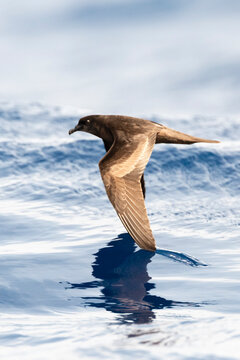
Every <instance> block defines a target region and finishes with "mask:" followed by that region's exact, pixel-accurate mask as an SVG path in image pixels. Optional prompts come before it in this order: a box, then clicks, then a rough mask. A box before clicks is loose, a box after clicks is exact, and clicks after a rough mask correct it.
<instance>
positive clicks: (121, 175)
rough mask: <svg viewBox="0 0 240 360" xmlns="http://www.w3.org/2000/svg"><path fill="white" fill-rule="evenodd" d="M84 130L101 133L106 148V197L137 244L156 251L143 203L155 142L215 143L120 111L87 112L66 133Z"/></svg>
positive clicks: (103, 161)
mask: <svg viewBox="0 0 240 360" xmlns="http://www.w3.org/2000/svg"><path fill="white" fill-rule="evenodd" d="M75 131H85V132H88V133H91V134H93V135H96V136H98V137H100V138H101V139H102V140H103V142H104V146H105V149H106V154H105V156H104V157H103V158H102V159H101V160H100V162H99V168H100V172H101V176H102V179H103V183H104V185H105V189H106V192H107V195H108V197H109V200H110V201H111V203H112V205H113V207H114V208H115V210H116V212H117V214H118V216H119V218H120V220H121V221H122V223H123V225H124V226H125V228H126V230H127V231H128V232H129V234H130V235H131V236H132V238H133V239H134V240H135V241H136V243H137V244H138V246H139V247H141V248H142V249H145V250H150V251H155V250H156V243H155V239H154V237H153V234H152V230H151V227H150V223H149V219H148V216H147V211H146V207H145V202H144V197H145V183H144V174H143V173H144V169H145V167H146V165H147V163H148V160H149V158H150V156H151V153H152V151H153V147H154V145H155V144H156V143H171V144H194V143H197V142H207V143H218V142H219V141H215V140H205V139H200V138H197V137H194V136H190V135H186V134H183V133H180V132H178V131H175V130H172V129H169V128H167V127H166V126H164V125H161V124H158V123H155V122H153V121H148V120H143V119H138V118H134V117H130V116H120V115H90V116H85V117H83V118H82V119H80V120H79V122H78V124H77V126H76V127H75V128H74V129H71V130H69V135H71V134H72V133H73V132H75Z"/></svg>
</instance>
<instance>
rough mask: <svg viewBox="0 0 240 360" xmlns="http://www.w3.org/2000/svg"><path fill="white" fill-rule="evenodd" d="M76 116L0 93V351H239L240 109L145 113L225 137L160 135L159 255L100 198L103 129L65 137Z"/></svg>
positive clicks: (153, 217) (198, 354) (154, 190)
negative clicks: (169, 139) (169, 141)
mask: <svg viewBox="0 0 240 360" xmlns="http://www.w3.org/2000/svg"><path fill="white" fill-rule="evenodd" d="M79 116H81V111H78V112H76V111H71V109H64V108H48V107H44V106H41V105H39V104H32V105H29V106H15V105H11V104H7V103H5V104H1V111H0V136H1V142H0V186H1V192H0V224H1V234H0V236H1V242H0V256H1V262H0V272H1V277H0V310H1V329H0V345H1V348H0V356H1V358H2V359H3V358H8V359H14V360H15V359H24V360H25V359H31V360H32V359H34V360H35V359H39V360H40V359H41V360H42V359H46V358H50V356H51V358H52V359H60V360H61V359H64V360H65V359H79V358H84V359H87V358H89V359H93V358H104V359H122V358H124V359H132V358H139V359H146V358H147V359H239V352H240V243H239V241H240V239H239V226H240V218H239V213H240V211H239V201H240V195H239V194H240V191H239V190H240V181H239V180H240V176H239V170H240V164H239V150H240V141H239V137H240V131H239V120H238V119H221V118H218V119H216V118H206V117H200V116H199V117H196V118H193V119H178V120H177V119H162V118H157V117H155V118H152V119H153V120H156V121H159V122H161V123H164V124H166V125H168V126H169V127H172V128H175V129H177V130H180V131H183V132H186V133H190V134H192V135H195V136H199V137H206V138H210V139H219V140H221V141H222V142H221V144H198V145H193V146H180V145H179V146H177V145H157V146H156V147H155V150H154V152H153V154H152V157H151V159H150V162H149V164H148V166H147V169H146V175H145V179H146V185H147V198H146V205H147V208H148V213H149V218H150V221H151V224H152V229H153V232H154V234H155V238H156V241H157V245H158V248H159V250H158V251H157V253H156V254H154V253H151V252H148V251H144V250H141V249H139V248H138V247H137V246H136V245H135V244H134V242H133V241H132V239H131V237H130V236H129V235H128V234H126V232H125V230H124V228H123V226H122V225H121V223H120V221H119V220H118V218H117V216H116V214H115V212H114V210H113V209H112V207H111V205H110V203H109V201H108V199H107V196H106V194H105V191H104V187H103V184H102V181H101V178H100V174H99V171H98V161H99V159H100V158H101V157H102V156H103V154H104V148H103V144H102V142H101V141H100V140H99V139H97V138H94V137H93V136H91V135H88V134H83V133H76V134H74V135H72V136H71V137H69V136H68V133H67V132H68V129H69V128H71V127H73V125H75V124H76V121H77V119H78V117H79ZM149 118H151V116H149Z"/></svg>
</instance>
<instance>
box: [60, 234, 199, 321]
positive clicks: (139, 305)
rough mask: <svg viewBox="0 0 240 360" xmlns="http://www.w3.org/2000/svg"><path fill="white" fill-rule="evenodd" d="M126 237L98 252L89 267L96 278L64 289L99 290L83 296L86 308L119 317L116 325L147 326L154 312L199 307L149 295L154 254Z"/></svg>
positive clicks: (72, 284) (129, 237)
mask: <svg viewBox="0 0 240 360" xmlns="http://www.w3.org/2000/svg"><path fill="white" fill-rule="evenodd" d="M135 248H136V245H135V243H134V241H133V240H132V238H131V236H130V235H129V234H120V235H118V237H117V239H116V240H113V241H111V242H110V243H108V245H107V246H106V247H104V248H102V249H100V250H99V251H98V252H97V253H96V254H94V255H95V256H96V258H95V261H94V263H93V264H92V268H93V272H92V275H93V276H94V277H95V278H96V279H97V280H95V281H91V282H86V283H80V284H77V283H70V282H68V286H67V288H66V289H69V288H70V289H82V290H87V289H90V288H98V287H99V288H101V295H100V296H96V297H87V296H84V297H82V299H84V300H85V302H86V305H87V306H91V307H95V308H104V309H106V310H107V311H111V312H113V313H117V314H120V316H119V318H118V320H119V321H120V323H138V324H144V323H149V322H151V321H152V320H153V319H154V318H155V314H154V310H156V309H163V308H171V307H173V306H199V305H198V304H196V303H190V302H180V301H174V300H167V299H164V298H162V297H160V296H156V295H151V294H149V292H150V290H151V289H154V288H155V284H154V283H151V282H149V280H150V279H151V277H150V276H149V275H148V272H147V265H148V264H149V263H150V262H151V259H152V257H153V256H154V255H155V253H153V252H150V251H146V250H138V251H136V252H135Z"/></svg>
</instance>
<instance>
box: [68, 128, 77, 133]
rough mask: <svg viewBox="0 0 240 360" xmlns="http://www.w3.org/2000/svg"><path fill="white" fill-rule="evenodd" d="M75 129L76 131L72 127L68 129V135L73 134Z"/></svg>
mask: <svg viewBox="0 0 240 360" xmlns="http://www.w3.org/2000/svg"><path fill="white" fill-rule="evenodd" d="M75 131H77V130H76V128H73V129H70V130H69V132H68V133H69V135H71V134H73V133H74V132H75Z"/></svg>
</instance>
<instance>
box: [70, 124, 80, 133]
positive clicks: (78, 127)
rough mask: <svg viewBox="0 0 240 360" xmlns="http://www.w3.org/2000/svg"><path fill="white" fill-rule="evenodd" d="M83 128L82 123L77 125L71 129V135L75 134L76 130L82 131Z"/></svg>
mask: <svg viewBox="0 0 240 360" xmlns="http://www.w3.org/2000/svg"><path fill="white" fill-rule="evenodd" d="M81 129H82V127H81V125H76V126H75V128H73V129H70V130H69V132H68V133H69V135H71V134H73V133H74V132H76V131H80V130H81Z"/></svg>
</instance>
